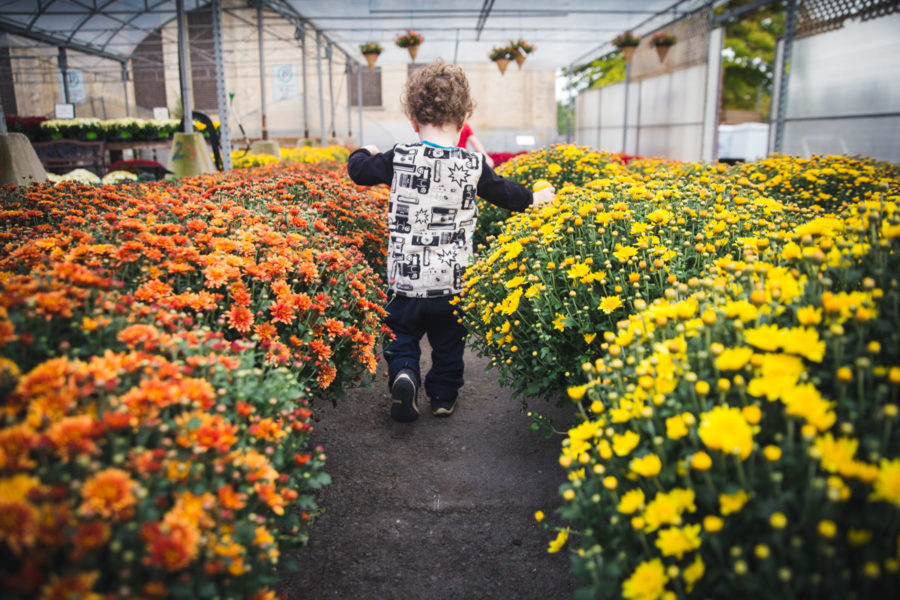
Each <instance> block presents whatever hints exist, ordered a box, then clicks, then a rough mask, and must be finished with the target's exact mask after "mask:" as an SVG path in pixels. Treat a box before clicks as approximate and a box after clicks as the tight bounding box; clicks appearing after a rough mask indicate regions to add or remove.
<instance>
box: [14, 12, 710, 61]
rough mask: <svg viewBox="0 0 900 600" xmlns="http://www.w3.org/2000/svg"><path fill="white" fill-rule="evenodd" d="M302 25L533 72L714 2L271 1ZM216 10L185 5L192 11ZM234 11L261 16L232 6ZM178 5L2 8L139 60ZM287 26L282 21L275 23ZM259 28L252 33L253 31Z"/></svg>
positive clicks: (30, 23)
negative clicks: (499, 61) (511, 59)
mask: <svg viewBox="0 0 900 600" xmlns="http://www.w3.org/2000/svg"><path fill="white" fill-rule="evenodd" d="M263 2H264V5H265V6H266V7H267V9H268V10H267V13H266V14H267V15H271V14H272V11H274V12H276V13H279V14H280V15H284V16H287V17H289V18H290V19H291V20H294V21H295V22H300V20H305V21H307V22H308V23H309V24H310V25H312V26H313V27H315V28H316V29H318V30H319V31H321V32H322V33H323V34H324V35H325V37H326V38H327V39H328V40H330V41H332V42H333V43H335V44H337V46H338V47H339V48H340V49H341V50H343V51H344V53H345V54H348V55H349V56H351V57H352V58H354V59H355V60H357V61H359V62H364V61H363V57H362V55H361V54H360V52H359V45H360V44H362V43H364V42H378V43H380V44H381V45H382V46H383V47H384V49H385V50H384V53H383V54H382V56H381V57H380V58H379V64H392V63H393V64H398V63H403V62H408V61H409V54H408V52H407V51H406V50H404V49H402V48H398V47H397V46H396V45H395V44H394V38H395V36H396V35H397V34H399V33H402V32H404V31H405V30H407V29H412V30H415V31H418V32H419V33H421V34H422V35H423V36H424V37H425V43H424V44H423V45H422V46H421V47H420V49H419V54H418V57H417V61H419V62H427V61H430V60H432V59H434V58H437V57H441V58H443V59H444V60H447V61H452V62H478V61H486V60H488V54H489V53H490V51H491V49H492V48H494V47H499V46H504V45H506V44H508V42H509V40H518V39H523V40H525V41H527V42H528V43H530V44H532V45H534V46H535V47H536V50H535V52H534V53H533V54H531V55H530V56H529V57H528V65H529V68H532V69H545V70H546V69H556V68H559V67H563V66H567V65H570V64H578V63H580V62H584V61H586V60H590V59H592V58H595V57H596V56H598V55H599V54H600V53H602V52H605V51H608V50H610V49H611V46H610V40H612V38H613V37H615V36H616V35H617V34H619V33H621V32H623V31H625V30H626V29H635V30H637V32H638V33H642V34H643V33H647V32H649V31H652V30H653V29H655V28H658V27H661V26H663V25H665V24H666V23H668V22H670V21H673V20H676V19H677V18H679V17H680V16H683V15H684V14H685V13H689V12H693V11H694V10H697V9H699V8H702V7H704V6H708V5H709V4H710V3H711V0H562V1H557V2H548V1H547V0H452V1H448V2H444V3H423V2H421V0H263ZM209 4H210V2H209V0H184V7H185V10H188V11H190V10H193V9H196V8H198V7H201V6H207V5H209ZM222 5H223V8H224V9H225V10H229V9H235V8H240V9H247V8H252V7H253V6H255V2H254V1H249V0H222ZM175 10H176V8H175V0H0V31H6V32H9V33H15V34H19V35H24V36H27V37H31V38H35V39H39V40H42V41H45V42H47V43H50V44H54V45H59V46H68V47H71V48H74V49H76V50H81V51H86V52H92V53H95V54H100V55H103V56H107V57H110V58H116V59H118V60H126V59H127V58H129V57H130V56H131V54H132V52H133V51H134V49H135V48H136V47H137V46H138V45H139V44H140V43H141V41H142V40H143V39H144V38H145V37H147V35H149V34H150V33H151V32H152V31H153V30H154V29H156V28H158V27H160V26H161V25H164V24H165V23H167V22H169V21H171V20H172V19H174V18H175V16H176V13H175ZM271 18H280V17H271ZM248 26H249V25H248Z"/></svg>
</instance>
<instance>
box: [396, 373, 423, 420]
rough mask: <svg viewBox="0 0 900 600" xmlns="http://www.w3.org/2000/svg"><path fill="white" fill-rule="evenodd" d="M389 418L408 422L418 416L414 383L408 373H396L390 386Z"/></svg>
mask: <svg viewBox="0 0 900 600" xmlns="http://www.w3.org/2000/svg"><path fill="white" fill-rule="evenodd" d="M391 398H393V402H392V403H391V418H392V419H394V420H395V421H398V422H400V423H409V422H411V421H415V420H416V419H418V418H419V408H418V407H417V406H416V384H415V383H413V381H412V379H410V377H409V375H406V374H402V375H398V376H397V379H395V380H394V384H393V385H392V386H391Z"/></svg>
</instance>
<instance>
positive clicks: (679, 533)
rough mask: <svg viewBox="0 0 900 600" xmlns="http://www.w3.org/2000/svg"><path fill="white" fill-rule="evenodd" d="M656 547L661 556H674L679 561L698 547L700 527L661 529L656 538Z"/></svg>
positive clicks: (688, 526)
mask: <svg viewBox="0 0 900 600" xmlns="http://www.w3.org/2000/svg"><path fill="white" fill-rule="evenodd" d="M656 547H657V548H659V550H660V552H662V555H663V556H674V557H675V558H677V559H678V560H681V558H682V557H683V556H684V555H685V553H687V552H691V551H692V550H696V549H697V548H699V547H700V525H687V526H685V527H669V528H668V529H661V530H660V531H659V536H658V537H657V538H656Z"/></svg>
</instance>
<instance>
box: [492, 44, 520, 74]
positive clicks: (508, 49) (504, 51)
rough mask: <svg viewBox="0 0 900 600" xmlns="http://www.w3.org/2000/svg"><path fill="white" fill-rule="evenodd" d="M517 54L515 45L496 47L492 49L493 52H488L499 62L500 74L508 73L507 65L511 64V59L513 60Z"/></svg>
mask: <svg viewBox="0 0 900 600" xmlns="http://www.w3.org/2000/svg"><path fill="white" fill-rule="evenodd" d="M515 55H516V47H515V46H503V47H502V48H494V49H493V50H491V53H490V54H488V58H490V59H491V60H492V61H494V62H495V63H497V68H498V69H500V74H501V75H503V74H504V73H506V67H507V66H509V61H511V60H513V58H515Z"/></svg>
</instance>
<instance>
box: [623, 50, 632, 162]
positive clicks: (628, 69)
mask: <svg viewBox="0 0 900 600" xmlns="http://www.w3.org/2000/svg"><path fill="white" fill-rule="evenodd" d="M630 82H631V63H630V62H629V61H627V60H626V61H625V112H624V114H623V115H622V152H623V153H625V154H628V150H627V147H628V88H629V87H631V86H630V85H629V83H630Z"/></svg>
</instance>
